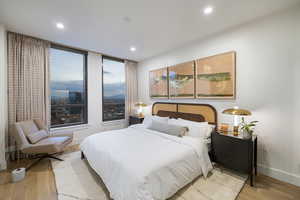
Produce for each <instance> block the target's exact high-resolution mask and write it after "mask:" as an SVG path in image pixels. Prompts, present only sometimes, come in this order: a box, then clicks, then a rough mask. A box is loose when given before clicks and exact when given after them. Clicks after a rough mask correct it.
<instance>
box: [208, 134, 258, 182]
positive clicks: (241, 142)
mask: <svg viewBox="0 0 300 200" xmlns="http://www.w3.org/2000/svg"><path fill="white" fill-rule="evenodd" d="M211 144H212V155H213V156H212V159H213V161H214V162H216V163H217V164H220V165H221V166H223V167H225V168H228V169H232V170H236V171H239V172H241V173H247V174H248V175H249V176H250V184H251V186H253V169H254V171H255V175H257V137H256V136H253V137H252V138H250V139H243V138H242V137H241V136H233V135H232V134H230V133H228V134H224V133H219V132H213V133H212V136H211Z"/></svg>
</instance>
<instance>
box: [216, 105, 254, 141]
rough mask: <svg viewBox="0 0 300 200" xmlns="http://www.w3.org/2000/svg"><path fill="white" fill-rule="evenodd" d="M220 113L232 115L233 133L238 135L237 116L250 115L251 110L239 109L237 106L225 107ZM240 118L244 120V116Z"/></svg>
mask: <svg viewBox="0 0 300 200" xmlns="http://www.w3.org/2000/svg"><path fill="white" fill-rule="evenodd" d="M222 113H223V114H227V115H234V126H233V135H234V136H238V134H239V131H238V130H239V122H238V117H239V116H249V115H251V112H250V111H249V110H245V109H240V108H238V107H234V108H229V109H226V110H224V111H223V112H222ZM242 120H244V117H242Z"/></svg>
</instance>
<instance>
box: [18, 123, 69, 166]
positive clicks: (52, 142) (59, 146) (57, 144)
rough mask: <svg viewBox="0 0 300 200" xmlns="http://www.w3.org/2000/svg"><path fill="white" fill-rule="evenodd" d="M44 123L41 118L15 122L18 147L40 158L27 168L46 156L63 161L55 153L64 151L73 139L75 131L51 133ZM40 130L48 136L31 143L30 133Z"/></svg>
mask: <svg viewBox="0 0 300 200" xmlns="http://www.w3.org/2000/svg"><path fill="white" fill-rule="evenodd" d="M43 124H44V123H43V122H42V121H41V120H28V121H23V122H17V123H15V128H16V131H15V138H16V141H17V145H18V149H19V150H21V152H23V153H26V154H31V155H38V156H39V157H38V160H37V161H36V162H34V163H33V164H31V165H30V166H29V167H27V168H26V170H29V169H30V168H31V167H32V166H33V165H35V164H37V163H38V162H40V161H41V160H42V159H44V158H52V159H56V160H59V161H63V160H62V159H60V158H57V157H55V156H54V154H56V153H60V152H62V151H63V150H64V148H65V147H66V146H67V145H68V144H70V143H71V142H72V140H73V133H64V134H55V135H50V134H49V132H48V131H47V129H46V128H45V126H44V125H43ZM40 130H45V131H46V132H47V136H46V137H45V138H43V139H41V140H39V141H38V142H36V143H31V142H30V140H29V139H28V135H29V134H30V133H32V132H36V131H40Z"/></svg>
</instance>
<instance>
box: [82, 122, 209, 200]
mask: <svg viewBox="0 0 300 200" xmlns="http://www.w3.org/2000/svg"><path fill="white" fill-rule="evenodd" d="M80 148H81V150H82V151H83V152H84V154H85V156H86V158H87V160H88V162H89V164H90V166H91V167H92V168H93V169H94V170H95V171H96V172H97V173H98V174H99V176H100V177H101V178H102V180H103V182H104V183H105V185H106V187H107V188H108V190H109V192H110V197H111V198H112V199H114V200H158V199H161V200H162V199H167V198H169V197H171V196H172V195H173V194H175V193H176V192H177V191H178V190H179V189H180V188H182V187H183V186H185V185H186V184H188V183H189V182H191V181H192V180H193V179H195V178H196V177H198V176H199V175H201V174H203V175H204V176H206V175H207V173H208V172H209V171H210V170H211V169H212V165H211V162H210V159H209V156H208V152H207V147H206V144H205V143H204V141H203V140H201V139H195V138H190V137H182V138H180V137H176V136H170V135H167V134H163V133H160V132H157V131H153V130H149V129H146V128H144V126H143V125H141V124H139V125H134V126H131V127H129V128H126V129H121V130H115V131H108V132H103V133H99V134H95V135H92V136H89V137H87V138H86V139H85V140H84V141H83V142H82V144H81V145H80Z"/></svg>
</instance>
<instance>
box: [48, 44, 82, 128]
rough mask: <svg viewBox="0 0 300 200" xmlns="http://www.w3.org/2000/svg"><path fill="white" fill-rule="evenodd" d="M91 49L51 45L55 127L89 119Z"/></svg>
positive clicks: (52, 99) (52, 112) (52, 105)
mask: <svg viewBox="0 0 300 200" xmlns="http://www.w3.org/2000/svg"><path fill="white" fill-rule="evenodd" d="M86 73H87V53H86V52H83V51H78V50H74V49H69V48H65V47H60V46H52V47H51V49H50V89H51V90H50V92H51V127H61V126H70V125H78V124H85V123H87V80H86V78H87V74H86Z"/></svg>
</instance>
